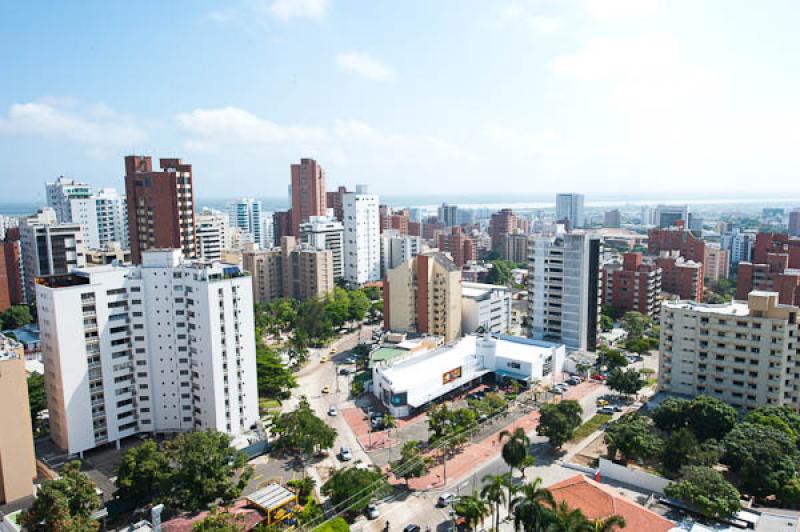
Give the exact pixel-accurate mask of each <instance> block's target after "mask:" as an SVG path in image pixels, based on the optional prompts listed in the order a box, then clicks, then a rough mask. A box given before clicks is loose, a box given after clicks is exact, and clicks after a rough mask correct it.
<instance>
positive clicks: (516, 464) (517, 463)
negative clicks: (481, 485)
mask: <svg viewBox="0 0 800 532" xmlns="http://www.w3.org/2000/svg"><path fill="white" fill-rule="evenodd" d="M498 439H499V440H500V441H501V442H502V441H503V440H505V443H504V444H503V449H502V451H501V454H502V456H503V460H504V461H505V463H506V464H507V465H508V467H509V468H510V469H511V474H512V475H513V474H514V469H515V468H516V469H520V468H521V466H522V464H523V462H524V461H525V457H526V456H528V448H529V447H530V445H531V440H530V438H528V435H527V434H525V430H524V429H523V428H521V427H517V429H516V430H514V432H510V431H508V430H504V431H502V432H500V436H499V438H498Z"/></svg>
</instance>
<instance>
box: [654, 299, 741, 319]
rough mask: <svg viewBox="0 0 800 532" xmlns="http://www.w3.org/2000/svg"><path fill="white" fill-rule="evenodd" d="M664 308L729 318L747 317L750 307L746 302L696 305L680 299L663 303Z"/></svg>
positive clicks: (696, 303)
mask: <svg viewBox="0 0 800 532" xmlns="http://www.w3.org/2000/svg"><path fill="white" fill-rule="evenodd" d="M663 306H664V307H667V308H672V309H687V310H693V311H695V312H707V313H709V314H727V315H730V316H747V315H749V314H750V307H748V306H747V302H746V301H731V302H729V303H717V304H712V303H698V302H697V301H690V300H686V299H681V300H677V301H664V303H663Z"/></svg>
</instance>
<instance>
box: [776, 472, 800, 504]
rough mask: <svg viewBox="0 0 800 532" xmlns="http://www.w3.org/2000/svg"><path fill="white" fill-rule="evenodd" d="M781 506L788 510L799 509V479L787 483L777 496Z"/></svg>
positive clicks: (795, 478)
mask: <svg viewBox="0 0 800 532" xmlns="http://www.w3.org/2000/svg"><path fill="white" fill-rule="evenodd" d="M778 498H779V499H780V501H781V504H782V505H783V506H785V507H788V508H794V509H797V508H800V478H798V477H794V478H792V479H791V480H789V482H787V483H786V484H785V485H784V486H783V487H782V488H781V491H780V493H779V494H778Z"/></svg>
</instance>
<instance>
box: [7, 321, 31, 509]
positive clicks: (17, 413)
mask: <svg viewBox="0 0 800 532" xmlns="http://www.w3.org/2000/svg"><path fill="white" fill-rule="evenodd" d="M0 427H2V430H0V504H6V503H9V502H13V501H16V500H17V499H21V498H22V497H27V496H29V495H33V482H34V480H35V479H36V457H35V455H34V451H33V429H32V427H31V411H30V408H29V406H28V381H27V378H26V375H25V355H24V353H23V347H22V344H21V343H19V342H17V341H16V340H12V339H11V338H7V337H6V336H3V335H2V334H0Z"/></svg>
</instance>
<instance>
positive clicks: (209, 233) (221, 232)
mask: <svg viewBox="0 0 800 532" xmlns="http://www.w3.org/2000/svg"><path fill="white" fill-rule="evenodd" d="M229 223H230V215H229V214H225V213H224V212H222V211H217V210H214V209H209V208H204V209H203V210H202V211H200V214H198V215H197V216H196V217H195V236H196V238H197V254H198V256H199V257H201V258H203V259H206V260H220V259H221V257H222V250H224V249H232V248H233V247H234V246H233V242H232V241H231V240H232V237H231V231H230V225H229ZM238 245H239V243H238V242H237V243H236V247H238Z"/></svg>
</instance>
